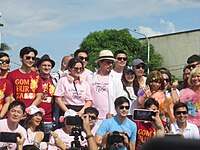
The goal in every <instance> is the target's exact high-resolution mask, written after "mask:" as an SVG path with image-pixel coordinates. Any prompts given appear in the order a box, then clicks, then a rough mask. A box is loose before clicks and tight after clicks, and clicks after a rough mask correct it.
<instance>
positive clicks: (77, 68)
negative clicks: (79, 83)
mask: <svg viewBox="0 0 200 150" xmlns="http://www.w3.org/2000/svg"><path fill="white" fill-rule="evenodd" d="M73 70H74V71H81V72H82V71H83V70H84V69H83V68H82V67H81V68H79V67H74V68H73Z"/></svg>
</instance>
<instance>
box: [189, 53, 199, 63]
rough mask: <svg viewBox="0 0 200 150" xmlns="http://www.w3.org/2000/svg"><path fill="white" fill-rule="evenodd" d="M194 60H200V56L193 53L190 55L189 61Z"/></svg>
mask: <svg viewBox="0 0 200 150" xmlns="http://www.w3.org/2000/svg"><path fill="white" fill-rule="evenodd" d="M193 62H200V56H199V55H197V54H193V55H192V56H190V57H188V59H187V63H188V64H191V63H193Z"/></svg>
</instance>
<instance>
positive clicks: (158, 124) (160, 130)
mask: <svg viewBox="0 0 200 150" xmlns="http://www.w3.org/2000/svg"><path fill="white" fill-rule="evenodd" d="M152 119H153V120H154V121H152V122H151V123H152V125H153V126H154V128H155V129H156V137H164V136H165V129H164V126H163V124H162V121H161V119H160V117H159V112H158V111H156V116H152Z"/></svg>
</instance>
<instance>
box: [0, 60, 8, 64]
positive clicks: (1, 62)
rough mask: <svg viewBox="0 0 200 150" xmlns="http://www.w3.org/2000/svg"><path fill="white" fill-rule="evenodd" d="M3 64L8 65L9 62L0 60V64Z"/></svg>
mask: <svg viewBox="0 0 200 150" xmlns="http://www.w3.org/2000/svg"><path fill="white" fill-rule="evenodd" d="M3 63H6V64H9V63H10V60H0V64H3Z"/></svg>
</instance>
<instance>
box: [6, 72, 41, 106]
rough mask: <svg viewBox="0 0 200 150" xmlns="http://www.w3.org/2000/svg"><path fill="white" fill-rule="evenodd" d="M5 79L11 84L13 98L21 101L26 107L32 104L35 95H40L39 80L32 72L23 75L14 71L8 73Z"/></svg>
mask: <svg viewBox="0 0 200 150" xmlns="http://www.w3.org/2000/svg"><path fill="white" fill-rule="evenodd" d="M7 79H8V80H10V82H11V84H12V87H13V96H14V98H15V99H16V100H21V101H23V102H24V103H25V105H26V107H28V106H30V105H31V104H32V103H33V101H34V100H35V98H36V94H37V93H42V86H41V78H40V76H39V75H38V74H37V73H35V72H34V71H31V72H30V73H26V74H25V73H22V72H21V71H20V70H19V69H16V70H14V71H12V72H9V73H8V76H7Z"/></svg>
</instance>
